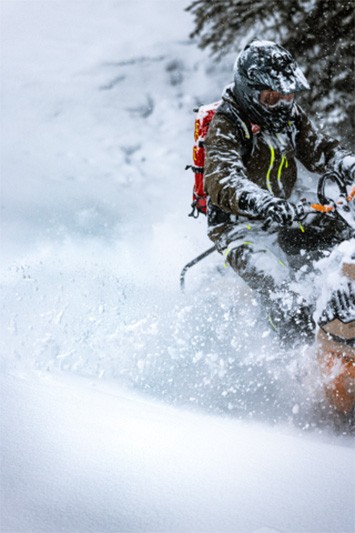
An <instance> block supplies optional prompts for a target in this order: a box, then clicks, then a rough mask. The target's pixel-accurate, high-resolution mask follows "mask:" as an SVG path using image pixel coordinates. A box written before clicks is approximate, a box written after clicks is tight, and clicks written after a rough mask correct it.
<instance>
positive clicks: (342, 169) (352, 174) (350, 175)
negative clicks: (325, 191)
mask: <svg viewBox="0 0 355 533" xmlns="http://www.w3.org/2000/svg"><path fill="white" fill-rule="evenodd" d="M334 169H335V170H336V171H337V172H339V174H340V176H341V177H342V179H343V181H344V184H345V185H355V156H354V155H350V154H348V155H345V157H342V158H339V156H338V158H337V159H336V160H335V165H334Z"/></svg>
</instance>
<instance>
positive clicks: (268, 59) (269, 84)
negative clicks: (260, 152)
mask: <svg viewBox="0 0 355 533" xmlns="http://www.w3.org/2000/svg"><path fill="white" fill-rule="evenodd" d="M266 89H269V90H271V91H276V92H277V93H281V94H282V95H293V94H294V93H297V92H300V91H304V90H306V89H309V85H308V82H307V80H306V78H305V76H304V75H303V73H302V71H301V69H300V68H299V66H298V65H297V63H296V61H295V60H294V59H293V57H292V55H291V54H290V53H289V52H288V51H287V50H285V48H283V47H282V46H280V45H278V44H276V43H274V42H272V41H261V40H260V41H259V40H254V41H252V42H251V43H249V44H248V45H247V46H246V47H245V48H244V50H243V51H242V52H241V53H240V54H239V56H238V57H237V59H236V62H235V65H234V88H233V92H234V95H235V97H236V99H237V102H238V104H239V105H240V106H241V108H242V109H243V111H244V112H245V113H246V114H247V115H248V116H249V117H250V119H251V120H252V122H255V123H256V124H259V125H260V126H263V127H265V128H266V129H268V130H269V131H271V132H282V131H284V130H285V128H286V126H287V123H288V122H289V120H290V117H291V116H292V114H293V111H294V100H293V98H292V97H288V98H285V99H282V100H280V101H279V102H278V103H277V105H275V106H267V105H265V103H261V102H260V94H261V92H262V91H264V90H266Z"/></svg>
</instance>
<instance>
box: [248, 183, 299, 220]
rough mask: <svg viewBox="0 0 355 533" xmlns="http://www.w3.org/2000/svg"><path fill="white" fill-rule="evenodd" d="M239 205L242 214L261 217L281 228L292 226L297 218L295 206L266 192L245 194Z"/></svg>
mask: <svg viewBox="0 0 355 533" xmlns="http://www.w3.org/2000/svg"><path fill="white" fill-rule="evenodd" d="M238 205H239V209H240V210H241V212H242V214H245V215H247V216H248V215H249V216H252V217H257V218H258V217H260V218H263V219H265V220H267V221H271V222H275V223H276V224H278V225H280V226H287V225H289V224H292V222H293V221H294V220H295V218H296V216H297V208H296V206H295V205H294V204H292V203H291V202H288V201H287V200H283V199H282V198H277V197H275V196H272V195H271V194H269V193H268V192H266V191H260V192H258V193H255V192H254V193H253V192H243V193H242V194H241V196H240V198H239V202H238Z"/></svg>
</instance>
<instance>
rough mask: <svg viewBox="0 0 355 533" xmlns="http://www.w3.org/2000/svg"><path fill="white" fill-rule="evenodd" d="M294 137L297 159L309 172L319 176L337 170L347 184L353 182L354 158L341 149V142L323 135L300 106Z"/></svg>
mask: <svg viewBox="0 0 355 533" xmlns="http://www.w3.org/2000/svg"><path fill="white" fill-rule="evenodd" d="M293 135H294V142H295V148H296V157H297V159H298V160H299V161H301V163H302V164H303V165H304V166H305V167H306V168H307V170H309V171H310V172H317V173H319V174H324V173H325V172H327V171H328V170H335V171H337V172H339V173H340V175H341V176H342V177H343V178H344V180H345V181H346V182H347V183H351V182H352V181H353V176H354V171H355V158H354V156H353V155H352V154H351V152H348V151H347V150H344V149H343V148H341V146H340V143H339V141H337V140H336V139H332V138H331V137H329V136H328V135H325V134H323V133H321V132H320V131H319V130H318V129H317V128H316V126H315V125H314V124H313V122H312V121H311V120H310V119H309V118H308V117H307V115H306V113H305V112H304V111H303V110H302V108H301V107H299V106H297V112H296V116H295V122H294V132H293Z"/></svg>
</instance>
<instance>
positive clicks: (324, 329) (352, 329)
mask: <svg viewBox="0 0 355 533" xmlns="http://www.w3.org/2000/svg"><path fill="white" fill-rule="evenodd" d="M329 187H330V189H329ZM334 187H335V192H334ZM330 190H331V191H332V194H331V196H330V195H329V191H330ZM326 191H327V193H326ZM317 196H318V202H317V203H312V202H310V201H307V200H306V199H302V200H301V202H300V203H299V204H298V205H297V213H298V215H297V223H298V225H299V226H300V227H301V228H302V223H304V222H305V219H306V218H307V217H309V216H312V215H313V216H317V217H321V218H323V217H324V218H326V219H327V223H330V222H331V221H337V222H340V223H342V224H344V225H346V227H347V228H349V234H350V239H349V243H352V242H355V241H353V238H354V237H355V187H354V188H353V189H352V190H351V192H350V194H348V191H347V189H346V187H345V185H344V184H343V181H342V179H341V178H340V176H339V175H338V174H337V173H336V172H328V173H326V174H325V175H323V176H322V177H321V178H320V180H319V182H318V189H317ZM332 198H335V199H332ZM267 225H268V221H267V222H266V226H267ZM275 231H277V230H276V229H275ZM342 244H344V243H342ZM349 246H350V244H349ZM348 248H349V247H348ZM215 250H216V248H215V246H212V247H211V248H209V249H208V250H206V251H205V252H204V253H202V254H201V255H199V256H198V257H196V258H195V259H193V260H192V261H190V262H189V263H187V264H186V265H185V266H184V268H183V269H182V271H181V274H180V287H181V289H182V291H184V288H185V276H186V273H187V271H188V270H189V269H190V268H191V267H192V266H194V265H196V264H197V263H199V262H200V261H202V260H203V259H204V258H206V257H207V256H209V255H210V254H212V253H213V252H214V251H215ZM348 252H349V251H348ZM339 263H340V264H339ZM337 269H338V270H339V272H337V273H336V274H337V276H336V278H337V279H341V287H340V288H339V290H334V287H333V288H332V291H331V292H332V297H331V298H330V299H329V298H327V297H326V296H324V294H322V295H321V296H320V297H319V302H318V303H317V307H318V308H319V307H320V310H319V309H318V318H317V327H316V328H315V331H314V344H313V346H312V350H314V353H315V360H316V362H317V366H318V369H319V371H320V376H321V382H322V383H321V386H322V388H323V390H324V393H325V397H326V399H327V401H328V403H329V404H330V406H331V407H332V408H333V409H334V410H335V411H336V412H338V413H340V414H344V415H346V416H347V415H348V414H351V413H353V414H354V413H355V247H354V248H353V249H352V250H350V253H347V254H345V258H344V257H343V258H341V259H340V260H339V257H338V258H337ZM328 285H329V284H328ZM328 289H329V287H328ZM328 292H329V291H328ZM322 307H323V308H322Z"/></svg>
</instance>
